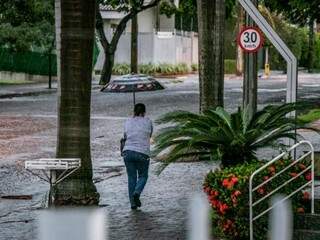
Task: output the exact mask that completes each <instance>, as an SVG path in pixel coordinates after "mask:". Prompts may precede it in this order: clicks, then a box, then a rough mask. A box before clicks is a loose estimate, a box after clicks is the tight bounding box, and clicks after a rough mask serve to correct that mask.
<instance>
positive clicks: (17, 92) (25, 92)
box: [0, 79, 100, 98]
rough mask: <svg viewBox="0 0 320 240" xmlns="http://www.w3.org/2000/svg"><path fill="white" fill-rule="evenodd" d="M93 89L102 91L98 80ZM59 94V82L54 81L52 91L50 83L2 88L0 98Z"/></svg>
mask: <svg viewBox="0 0 320 240" xmlns="http://www.w3.org/2000/svg"><path fill="white" fill-rule="evenodd" d="M92 89H100V86H99V84H98V80H95V79H94V80H93V81H92ZM55 92H57V82H56V81H53V82H52V85H51V89H49V85H48V83H29V84H19V85H2V86H0V98H13V97H24V96H36V95H40V94H50V93H55Z"/></svg>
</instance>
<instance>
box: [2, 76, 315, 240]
mask: <svg viewBox="0 0 320 240" xmlns="http://www.w3.org/2000/svg"><path fill="white" fill-rule="evenodd" d="M159 81H160V82H161V83H162V84H163V85H164V86H165V87H166V89H165V90H161V91H155V92H142V93H137V95H136V99H137V102H143V103H144V104H146V107H147V115H148V116H149V117H150V118H151V119H152V120H155V119H157V118H158V117H159V116H160V115H162V114H163V113H166V112H169V111H173V110H178V109H179V110H188V111H194V112H197V111H198V105H199V101H198V97H199V93H198V78H197V76H195V75H190V76H188V77H185V78H180V79H160V80H159ZM298 96H299V98H300V99H309V100H311V101H313V102H319V103H320V101H319V99H320V98H319V97H320V75H309V74H300V78H299V88H298ZM285 97H286V77H285V76H284V75H279V74H277V75H274V76H272V78H271V79H260V80H259V94H258V102H259V107H262V106H264V105H266V104H270V103H281V102H284V101H285ZM241 102H242V81H241V80H240V78H236V77H232V76H229V77H227V80H226V81H225V107H226V108H227V109H228V110H230V111H233V110H235V109H237V107H238V106H240V105H241ZM132 107H133V98H132V94H130V93H121V94H116V93H104V92H100V91H99V89H97V88H95V89H93V90H92V107H91V114H92V117H91V148H92V161H93V168H94V169H93V171H94V181H95V182H96V186H97V188H98V191H99V192H100V194H101V200H100V205H101V210H102V211H104V212H105V213H106V215H107V216H108V218H109V227H107V226H106V229H107V231H108V232H109V237H110V239H111V240H113V239H114V240H116V239H128V240H130V239H154V238H155V236H157V237H156V239H160V240H161V239H186V233H187V227H186V222H187V215H188V206H189V199H190V197H191V196H192V195H193V194H194V193H196V192H201V184H202V181H203V177H204V176H205V174H206V173H207V172H208V171H209V170H210V169H212V168H215V167H216V164H214V163H199V162H197V163H177V164H173V165H172V166H169V167H168V168H167V169H166V170H165V171H164V172H163V173H162V174H161V175H160V176H156V175H155V174H154V169H155V167H156V166H157V164H158V163H156V162H152V164H151V171H150V178H149V181H148V184H147V186H146V189H145V191H144V194H143V196H142V202H143V207H142V210H141V211H139V212H132V211H131V210H130V208H129V202H128V199H127V185H126V174H125V169H124V166H123V161H122V159H121V156H120V154H119V150H118V145H119V144H118V141H119V139H120V138H121V135H122V131H123V123H124V120H125V119H126V117H128V116H130V115H131V113H132ZM56 113H57V94H56V92H51V93H47V94H41V95H38V96H26V97H15V98H3V99H0V121H1V119H5V122H8V121H13V120H14V124H12V125H10V127H9V129H6V131H1V135H0V148H1V146H2V147H3V148H6V149H7V148H8V146H10V147H11V148H12V149H13V150H11V151H10V152H4V154H3V155H2V156H0V196H3V195H19V194H30V195H32V200H4V199H0V239H17V240H20V239H36V238H37V233H38V230H37V226H38V222H37V216H38V214H39V212H41V211H43V205H44V201H45V199H44V197H45V195H46V192H47V190H48V184H47V183H45V182H42V181H40V180H39V179H37V178H36V177H34V176H32V175H31V174H30V173H28V172H26V171H25V170H24V167H23V163H24V161H25V160H30V159H37V158H41V157H54V155H55V144H56V131H57V130H56V126H57V123H56ZM30 119H31V120H30ZM27 120H28V121H32V123H33V124H34V129H33V131H31V132H23V133H21V134H19V132H18V133H17V135H16V136H14V137H12V138H8V137H6V136H7V135H6V134H8V132H12V131H14V129H15V126H18V125H20V124H21V126H23V124H26V122H27ZM1 126H2V127H4V128H5V127H6V126H5V125H1ZM158 128H159V127H158V126H155V130H157V129H158ZM20 132H21V131H20ZM315 144H316V145H317V146H318V145H319V144H318V142H316V143H315Z"/></svg>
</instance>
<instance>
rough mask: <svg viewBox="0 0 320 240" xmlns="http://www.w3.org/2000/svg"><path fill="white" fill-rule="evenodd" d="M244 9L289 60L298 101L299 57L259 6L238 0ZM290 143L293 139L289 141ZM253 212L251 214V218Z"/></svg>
mask: <svg viewBox="0 0 320 240" xmlns="http://www.w3.org/2000/svg"><path fill="white" fill-rule="evenodd" d="M238 2H239V3H240V4H241V6H242V7H243V8H244V10H245V11H246V12H247V13H248V14H249V16H250V17H251V18H252V19H253V21H254V22H255V23H256V24H257V25H258V27H259V28H260V29H261V31H262V32H263V33H264V34H265V36H266V37H267V38H268V39H269V40H270V42H271V43H272V44H273V45H274V47H275V48H276V49H277V50H278V52H279V53H280V54H281V56H282V57H283V58H284V59H285V60H286V61H287V96H286V102H287V103H293V102H296V98H297V79H298V67H297V59H296V57H295V56H294V54H293V53H292V51H291V50H290V49H289V48H288V46H287V45H286V44H285V43H284V42H283V40H282V39H281V38H280V37H279V35H278V34H277V33H276V32H275V31H274V30H273V28H272V27H271V26H270V24H269V23H268V22H267V21H266V19H265V18H264V17H263V16H262V15H261V13H260V12H259V10H258V9H257V7H256V6H255V5H254V4H253V3H252V2H251V0H238ZM290 116H292V117H295V116H296V113H295V112H292V113H291V114H290ZM288 143H289V144H290V143H291V141H289V142H288ZM251 218H252V214H250V219H251ZM250 240H253V225H252V224H250Z"/></svg>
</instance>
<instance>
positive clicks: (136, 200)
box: [133, 193, 141, 207]
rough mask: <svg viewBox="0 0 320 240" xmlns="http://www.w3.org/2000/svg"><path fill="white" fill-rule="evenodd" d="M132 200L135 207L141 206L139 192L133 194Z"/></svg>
mask: <svg viewBox="0 0 320 240" xmlns="http://www.w3.org/2000/svg"><path fill="white" fill-rule="evenodd" d="M133 201H134V203H135V204H136V206H137V207H141V201H140V196H139V194H137V193H135V194H133Z"/></svg>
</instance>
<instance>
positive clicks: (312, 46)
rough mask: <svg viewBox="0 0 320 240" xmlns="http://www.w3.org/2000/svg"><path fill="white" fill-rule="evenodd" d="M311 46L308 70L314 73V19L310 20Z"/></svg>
mask: <svg viewBox="0 0 320 240" xmlns="http://www.w3.org/2000/svg"><path fill="white" fill-rule="evenodd" d="M308 25H309V46H308V72H309V73H312V72H313V69H314V52H315V51H314V45H315V44H314V42H315V40H314V19H310V20H309V24H308Z"/></svg>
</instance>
